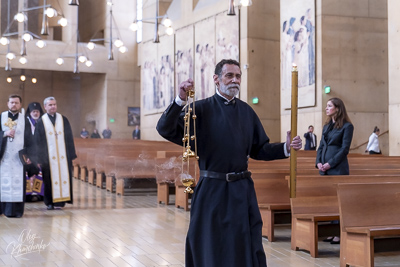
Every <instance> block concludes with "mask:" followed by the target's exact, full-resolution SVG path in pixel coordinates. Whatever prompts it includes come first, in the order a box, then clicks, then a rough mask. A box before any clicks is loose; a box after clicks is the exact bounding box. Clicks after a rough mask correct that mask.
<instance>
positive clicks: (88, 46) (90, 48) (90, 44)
mask: <svg viewBox="0 0 400 267" xmlns="http://www.w3.org/2000/svg"><path fill="white" fill-rule="evenodd" d="M95 47H96V45H95V43H93V42H89V43H88V44H87V48H88V49H89V50H93V49H94V48H95Z"/></svg>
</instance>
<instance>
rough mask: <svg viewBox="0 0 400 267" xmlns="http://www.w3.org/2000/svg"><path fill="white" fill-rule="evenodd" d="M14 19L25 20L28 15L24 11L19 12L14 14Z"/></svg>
mask: <svg viewBox="0 0 400 267" xmlns="http://www.w3.org/2000/svg"><path fill="white" fill-rule="evenodd" d="M14 19H15V20H16V21H18V22H24V21H25V20H27V19H28V17H27V16H26V15H25V14H24V13H22V12H19V13H17V14H16V15H15V16H14Z"/></svg>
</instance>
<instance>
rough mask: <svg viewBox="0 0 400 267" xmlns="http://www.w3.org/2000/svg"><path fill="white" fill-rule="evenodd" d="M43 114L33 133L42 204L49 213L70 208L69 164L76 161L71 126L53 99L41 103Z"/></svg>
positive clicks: (70, 167)
mask: <svg viewBox="0 0 400 267" xmlns="http://www.w3.org/2000/svg"><path fill="white" fill-rule="evenodd" d="M43 104H44V109H45V110H46V112H47V113H46V114H44V115H43V116H42V118H40V119H39V121H38V122H37V124H36V129H35V135H34V136H35V141H36V142H35V143H36V146H37V148H36V151H37V162H38V163H39V164H40V165H41V167H42V174H43V182H44V203H45V205H46V206H47V209H48V210H53V209H54V207H64V206H65V203H69V204H72V160H73V159H75V158H76V153H75V145H74V138H73V135H72V130H71V125H70V124H69V121H68V119H67V118H66V117H64V116H62V115H61V114H59V113H57V102H56V99H55V98H54V97H52V96H50V97H47V98H46V99H45V100H44V102H43Z"/></svg>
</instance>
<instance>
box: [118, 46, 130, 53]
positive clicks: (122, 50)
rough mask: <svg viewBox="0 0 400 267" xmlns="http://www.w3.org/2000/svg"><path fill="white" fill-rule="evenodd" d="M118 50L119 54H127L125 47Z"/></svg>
mask: <svg viewBox="0 0 400 267" xmlns="http://www.w3.org/2000/svg"><path fill="white" fill-rule="evenodd" d="M118 50H119V52H121V53H122V54H124V53H126V52H128V48H126V46H121V47H120V48H119V49H118Z"/></svg>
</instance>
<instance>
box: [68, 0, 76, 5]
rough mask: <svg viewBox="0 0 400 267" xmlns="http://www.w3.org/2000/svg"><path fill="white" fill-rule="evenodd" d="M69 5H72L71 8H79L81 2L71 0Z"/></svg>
mask: <svg viewBox="0 0 400 267" xmlns="http://www.w3.org/2000/svg"><path fill="white" fill-rule="evenodd" d="M68 5H70V6H79V0H69V3H68Z"/></svg>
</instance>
